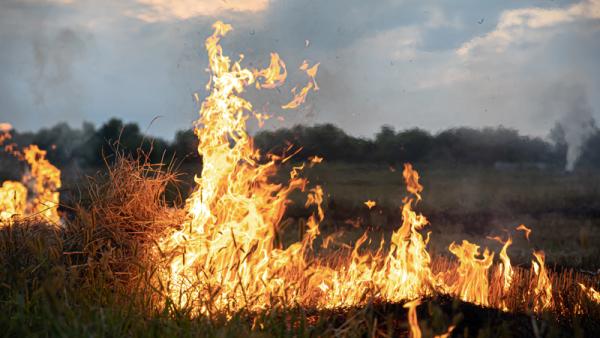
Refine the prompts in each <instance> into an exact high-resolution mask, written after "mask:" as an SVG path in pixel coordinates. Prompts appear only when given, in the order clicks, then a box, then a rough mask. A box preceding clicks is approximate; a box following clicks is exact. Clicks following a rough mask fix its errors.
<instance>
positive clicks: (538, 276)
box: [531, 251, 552, 312]
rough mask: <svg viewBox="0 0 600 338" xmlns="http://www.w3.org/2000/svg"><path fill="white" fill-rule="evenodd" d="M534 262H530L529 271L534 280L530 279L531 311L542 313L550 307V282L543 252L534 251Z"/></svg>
mask: <svg viewBox="0 0 600 338" xmlns="http://www.w3.org/2000/svg"><path fill="white" fill-rule="evenodd" d="M533 256H534V257H535V260H532V261H531V269H532V273H533V275H534V276H535V278H533V279H532V284H533V285H532V289H533V302H534V304H533V310H534V311H535V312H542V311H544V310H548V309H550V308H551V307H552V282H551V281H550V278H549V277H548V272H547V271H546V265H545V260H546V255H545V254H544V252H543V251H534V252H533Z"/></svg>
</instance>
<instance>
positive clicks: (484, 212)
mask: <svg viewBox="0 0 600 338" xmlns="http://www.w3.org/2000/svg"><path fill="white" fill-rule="evenodd" d="M415 168H416V169H417V170H419V172H420V174H421V177H422V179H421V182H422V184H423V186H424V187H425V189H424V191H423V193H422V196H423V200H422V202H421V203H420V204H419V205H418V206H417V209H418V210H419V211H420V212H422V213H423V214H424V215H425V216H427V218H428V219H429V221H430V222H431V226H430V227H429V228H428V229H427V230H429V231H431V232H432V234H431V242H430V245H431V249H432V250H433V251H434V252H437V253H440V254H444V253H448V250H447V248H448V245H449V244H450V243H451V242H452V241H457V242H459V241H461V240H462V239H468V240H469V241H472V242H475V243H479V244H481V245H482V246H488V247H490V248H494V249H496V250H497V249H498V248H499V247H500V244H498V243H497V242H495V241H493V240H489V239H486V237H487V236H505V235H506V231H509V233H510V234H511V236H512V237H513V239H514V243H513V245H512V246H511V247H510V249H509V254H510V256H511V259H513V260H514V261H515V262H517V263H520V264H525V265H527V264H528V263H529V262H530V258H529V257H530V254H531V250H532V248H536V249H543V250H544V251H545V252H546V256H547V261H548V262H549V263H550V264H551V265H557V266H560V267H572V268H580V269H584V270H585V269H588V270H594V271H595V269H598V268H599V266H598V263H597V259H598V258H599V257H600V247H599V246H598V245H596V243H600V199H598V196H600V175H599V174H598V173H594V172H579V173H572V174H569V173H565V172H563V171H558V170H557V171H551V170H547V171H546V170H531V169H529V170H511V171H505V170H496V169H493V168H492V169H489V168H472V167H471V168H469V167H467V168H464V167H457V168H447V167H445V168H428V167H420V166H419V165H418V164H417V165H415ZM307 176H308V178H309V180H310V181H311V182H312V183H313V184H320V185H322V186H323V189H324V191H325V194H326V196H327V197H326V201H325V203H324V204H325V206H326V207H325V213H326V215H327V216H328V220H327V221H326V222H325V224H324V227H325V228H328V227H329V230H330V231H337V230H345V231H346V232H349V234H348V235H349V236H350V235H351V234H352V233H354V234H355V236H356V237H358V236H360V234H362V231H364V229H366V228H368V229H370V231H374V232H376V233H381V234H382V235H385V234H387V235H389V233H390V232H391V231H392V230H393V229H395V228H397V227H398V225H399V224H400V223H401V212H400V207H401V206H402V199H403V198H404V197H405V195H406V193H405V191H404V182H403V179H402V175H401V167H399V169H398V170H396V169H394V168H392V169H390V168H389V167H382V166H359V165H346V164H324V165H320V166H315V167H313V168H310V169H308V172H307ZM367 200H373V201H375V202H376V203H377V205H376V206H375V207H374V208H372V209H371V210H369V209H368V208H367V207H366V206H365V204H364V202H365V201H367ZM295 205H296V206H303V203H302V202H301V201H296V203H295ZM302 210H303V208H301V207H300V208H294V207H292V208H291V213H292V214H293V213H297V215H301V213H302ZM357 218H359V219H360V223H361V227H360V228H359V229H356V228H355V227H353V226H351V225H349V223H352V222H355V221H356V220H357ZM350 221H352V222H350ZM520 224H525V225H526V226H527V227H529V228H530V229H531V230H532V235H531V238H530V240H531V242H530V243H529V242H528V241H527V240H526V239H525V237H524V236H523V234H522V233H517V232H516V231H515V228H516V227H517V226H518V225H520ZM356 233H359V235H356Z"/></svg>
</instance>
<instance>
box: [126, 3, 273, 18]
mask: <svg viewBox="0 0 600 338" xmlns="http://www.w3.org/2000/svg"><path fill="white" fill-rule="evenodd" d="M137 3H138V4H140V5H142V6H141V7H140V8H136V9H132V10H129V11H128V13H127V14H129V15H131V16H133V17H136V18H138V19H140V20H143V21H146V22H158V21H170V20H186V19H190V18H193V17H197V16H215V15H220V14H223V13H224V12H260V11H264V10H265V9H266V8H267V7H268V6H269V0H137Z"/></svg>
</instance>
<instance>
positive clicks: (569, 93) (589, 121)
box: [558, 86, 598, 171]
mask: <svg viewBox="0 0 600 338" xmlns="http://www.w3.org/2000/svg"><path fill="white" fill-rule="evenodd" d="M558 95H559V98H560V97H562V99H563V102H564V104H565V105H566V106H565V110H564V112H565V114H564V115H563V117H562V118H560V119H559V121H558V125H559V126H560V129H561V133H562V135H561V136H562V137H561V138H562V140H561V141H562V142H564V144H565V145H566V146H567V155H566V164H565V170H567V171H572V170H573V169H574V168H575V164H576V162H577V160H578V159H579V156H580V155H581V151H582V147H583V145H584V144H585V142H586V141H587V140H588V139H589V138H590V137H591V136H592V135H593V134H594V133H596V132H597V131H598V129H597V127H596V121H595V119H594V116H593V115H592V113H593V111H592V107H591V105H590V103H589V101H588V97H587V94H586V91H585V90H584V88H583V87H582V86H573V87H567V88H562V90H561V91H559V93H558Z"/></svg>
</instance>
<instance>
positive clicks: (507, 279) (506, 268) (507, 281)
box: [491, 236, 514, 311]
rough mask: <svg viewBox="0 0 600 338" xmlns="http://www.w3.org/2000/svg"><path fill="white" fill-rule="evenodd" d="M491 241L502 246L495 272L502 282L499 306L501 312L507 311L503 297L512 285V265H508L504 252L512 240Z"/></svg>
mask: <svg viewBox="0 0 600 338" xmlns="http://www.w3.org/2000/svg"><path fill="white" fill-rule="evenodd" d="M491 239H493V240H496V241H498V242H500V243H502V244H503V246H502V249H501V250H500V254H499V256H500V261H501V263H500V268H499V269H498V270H497V271H498V272H499V274H500V277H501V278H500V279H501V280H502V299H501V306H502V310H504V311H507V310H508V307H507V304H506V299H505V296H506V294H507V293H508V291H509V290H510V286H511V285H512V280H513V275H514V270H513V268H512V265H511V264H510V257H508V253H507V252H506V250H507V249H508V247H509V246H510V245H511V244H512V238H510V236H509V237H508V238H507V239H506V241H502V239H501V238H500V237H492V238H491Z"/></svg>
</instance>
